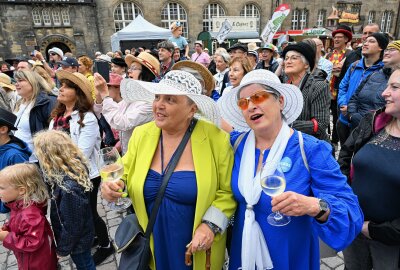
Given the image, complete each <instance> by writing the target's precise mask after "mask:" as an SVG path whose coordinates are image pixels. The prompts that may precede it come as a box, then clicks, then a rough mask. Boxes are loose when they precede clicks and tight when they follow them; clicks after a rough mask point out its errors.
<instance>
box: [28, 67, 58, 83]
mask: <svg viewBox="0 0 400 270" xmlns="http://www.w3.org/2000/svg"><path fill="white" fill-rule="evenodd" d="M32 71H34V72H36V73H37V74H39V75H40V77H42V78H43V79H45V80H46V82H47V84H48V85H49V86H50V88H54V87H56V84H55V82H54V81H53V79H52V78H51V77H50V75H49V73H47V71H46V70H45V69H44V67H43V66H39V65H37V66H33V68H32Z"/></svg>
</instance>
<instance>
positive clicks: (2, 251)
mask: <svg viewBox="0 0 400 270" xmlns="http://www.w3.org/2000/svg"><path fill="white" fill-rule="evenodd" d="M105 205H106V202H105V201H104V200H102V199H101V198H100V197H99V203H98V211H99V214H100V216H101V217H102V218H103V219H104V221H105V222H106V224H107V227H108V230H109V234H110V236H111V238H112V239H113V237H114V235H115V231H116V230H117V227H118V224H119V223H120V222H121V220H122V218H123V215H122V214H118V213H117V212H115V211H111V210H109V208H108V207H107V206H105ZM5 219H6V215H4V214H0V224H2V223H3V222H4V221H5ZM119 257H120V255H118V254H114V255H112V256H110V257H109V258H108V259H107V260H105V261H104V262H103V263H102V264H101V265H99V266H97V268H96V269H98V270H115V269H117V267H118V262H119ZM60 265H61V269H62V270H73V269H76V268H75V267H74V264H73V263H72V260H71V259H70V258H69V257H67V258H64V259H63V260H62V261H60ZM6 269H7V270H18V266H17V261H16V259H15V256H14V255H13V253H12V252H11V251H9V250H8V249H6V248H4V247H3V245H0V270H6ZM320 269H321V270H343V269H344V263H343V255H342V253H339V254H338V256H336V257H330V258H325V259H322V260H321V267H320Z"/></svg>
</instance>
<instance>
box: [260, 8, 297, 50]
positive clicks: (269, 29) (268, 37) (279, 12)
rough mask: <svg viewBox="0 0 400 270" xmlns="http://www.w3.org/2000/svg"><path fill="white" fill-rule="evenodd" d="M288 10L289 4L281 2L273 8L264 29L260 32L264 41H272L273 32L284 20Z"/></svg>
mask: <svg viewBox="0 0 400 270" xmlns="http://www.w3.org/2000/svg"><path fill="white" fill-rule="evenodd" d="M289 12H290V6H289V5H288V4H282V5H280V6H279V7H277V8H276V9H275V12H274V14H273V15H272V18H271V20H269V21H268V23H267V24H266V25H265V27H264V30H263V31H262V33H261V36H260V37H261V39H262V40H263V41H264V42H265V43H272V39H273V38H274V35H275V33H276V32H277V31H278V29H279V27H281V25H282V22H283V21H284V20H285V18H286V17H287V15H288V14H289Z"/></svg>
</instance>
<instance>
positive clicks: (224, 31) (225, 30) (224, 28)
mask: <svg viewBox="0 0 400 270" xmlns="http://www.w3.org/2000/svg"><path fill="white" fill-rule="evenodd" d="M231 30H232V25H231V24H230V23H229V22H228V20H227V19H225V21H224V22H223V23H222V25H221V28H220V29H219V32H218V35H217V40H218V43H219V44H221V43H222V42H224V40H225V38H226V36H227V35H228V34H229V32H230V31H231Z"/></svg>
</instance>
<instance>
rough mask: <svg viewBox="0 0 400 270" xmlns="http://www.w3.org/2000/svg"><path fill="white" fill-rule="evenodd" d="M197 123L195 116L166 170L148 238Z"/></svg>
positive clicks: (154, 206) (154, 207)
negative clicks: (169, 182)
mask: <svg viewBox="0 0 400 270" xmlns="http://www.w3.org/2000/svg"><path fill="white" fill-rule="evenodd" d="M196 123H197V119H196V118H193V119H192V121H191V122H190V125H189V127H188V129H187V130H186V133H185V135H184V136H183V138H182V141H181V142H180V143H179V145H178V148H177V149H176V152H175V154H174V156H173V158H172V160H171V161H170V164H169V166H168V167H167V170H166V171H165V174H164V177H163V181H162V184H161V187H160V189H159V190H158V193H157V198H156V201H155V202H154V205H153V209H152V210H151V214H150V219H149V223H148V224H147V228H146V232H145V234H144V236H145V237H146V238H148V239H150V235H151V233H152V231H153V227H154V224H155V222H156V217H157V213H158V208H159V207H160V204H161V201H162V199H163V197H164V192H165V189H166V188H167V184H168V181H169V178H170V177H171V175H172V173H173V172H174V170H175V167H176V165H177V164H178V161H179V159H180V157H181V155H182V153H183V150H184V149H185V147H186V144H187V142H188V141H189V138H190V135H191V134H192V132H193V130H194V127H195V126H196Z"/></svg>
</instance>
